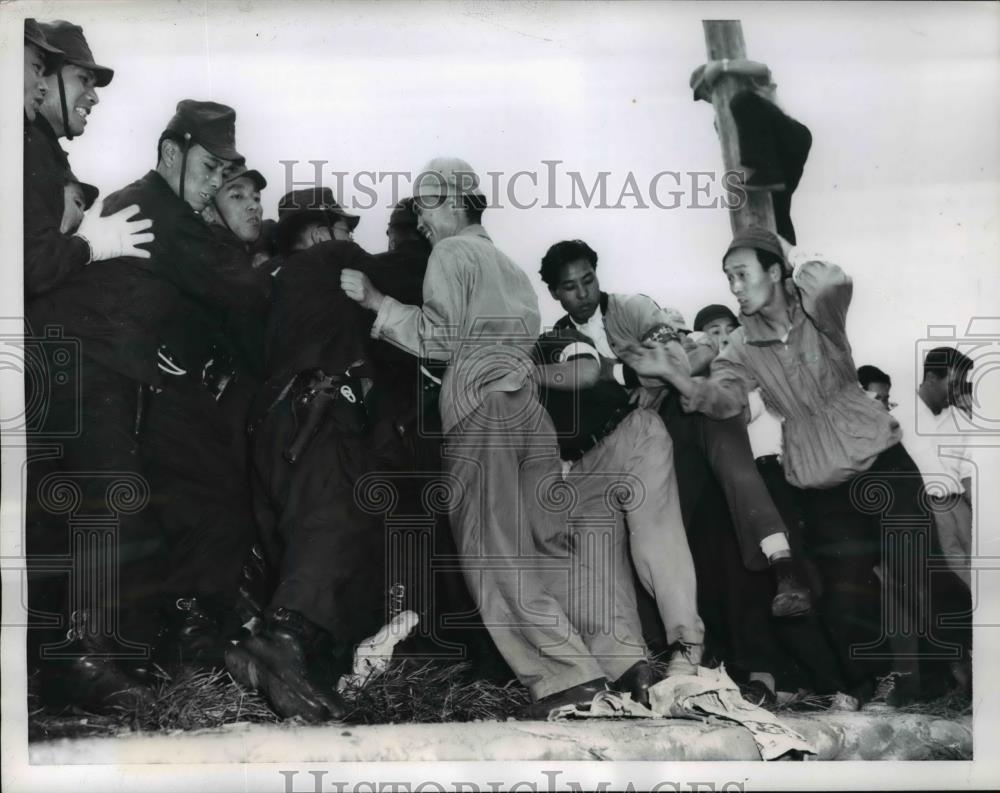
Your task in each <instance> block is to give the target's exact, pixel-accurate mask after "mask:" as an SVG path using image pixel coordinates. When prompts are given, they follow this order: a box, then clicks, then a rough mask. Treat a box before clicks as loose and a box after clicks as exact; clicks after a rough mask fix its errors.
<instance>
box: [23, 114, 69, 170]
mask: <svg viewBox="0 0 1000 793" xmlns="http://www.w3.org/2000/svg"><path fill="white" fill-rule="evenodd" d="M26 132H27V133H28V135H29V136H32V137H34V136H35V133H36V132H37V133H39V135H38V137H41V138H42V139H44V140H45V141H46V142H47V143H48V144H49V146H50V147H51V148H52V152H53V154H55V156H56V158H57V159H58V160H59V162H60V163H62V164H63V165H64V166H66V167H67V168H68V167H69V155H68V154H67V153H66V151H65V150H64V149H63V147H62V146H60V145H59V136H58V135H56V131H55V130H54V129H52V125H51V124H50V123H49V122H48V120H47V119H46V118H45V116H43V115H42V114H41V113H36V114H35V120H34V121H33V122H31V124H30V125H29V126H28V128H27V129H26Z"/></svg>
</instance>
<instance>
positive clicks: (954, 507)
mask: <svg viewBox="0 0 1000 793" xmlns="http://www.w3.org/2000/svg"><path fill="white" fill-rule="evenodd" d="M971 370H972V361H971V360H970V359H969V358H968V357H967V356H965V355H963V354H962V353H960V352H959V351H958V350H956V349H954V348H952V347H935V348H934V349H932V350H930V351H929V352H928V353H927V355H926V356H925V358H924V372H923V380H922V382H921V383H920V387H919V388H918V389H917V391H916V393H915V394H914V395H913V396H912V397H908V398H906V399H903V400H901V402H900V404H899V405H898V406H896V408H895V409H894V410H893V411H892V413H893V415H894V416H895V417H896V419H897V421H899V424H900V427H901V428H902V431H903V446H904V447H905V448H906V451H907V452H908V453H909V455H910V457H912V458H913V461H914V462H915V463H916V464H917V468H919V469H920V475H921V476H922V477H923V480H924V485H925V486H926V488H927V493H928V496H929V498H930V501H931V503H932V504H933V505H934V521H935V523H936V525H937V534H938V539H939V541H940V543H941V550H942V551H943V552H944V554H945V557H946V558H947V560H948V566H949V567H950V568H951V569H952V570H953V571H954V572H955V574H956V575H957V576H958V577H959V578H961V579H962V581H963V582H964V583H965V585H966V586H967V587H970V588H971V574H970V571H969V557H970V555H971V552H972V509H971V503H972V461H971V457H970V455H969V448H968V445H967V443H966V437H965V436H964V435H962V434H961V432H960V431H959V426H960V425H959V422H958V417H957V415H956V411H957V408H956V407H955V405H956V403H957V402H958V400H959V398H960V393H961V391H962V389H963V386H964V384H965V383H966V381H967V378H968V375H969V373H970V371H971Z"/></svg>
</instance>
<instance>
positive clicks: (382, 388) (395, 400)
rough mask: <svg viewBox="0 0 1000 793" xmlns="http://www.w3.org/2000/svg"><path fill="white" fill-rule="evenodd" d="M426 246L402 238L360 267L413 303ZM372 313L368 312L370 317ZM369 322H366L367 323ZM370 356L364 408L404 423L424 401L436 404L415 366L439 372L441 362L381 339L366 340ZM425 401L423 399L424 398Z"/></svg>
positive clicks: (419, 292)
mask: <svg viewBox="0 0 1000 793" xmlns="http://www.w3.org/2000/svg"><path fill="white" fill-rule="evenodd" d="M430 253H431V246H430V244H429V243H427V242H425V241H424V240H409V241H406V242H402V243H400V244H398V245H397V246H396V248H395V249H393V250H391V251H387V252H386V253H379V254H376V255H374V256H371V257H370V258H369V259H368V260H367V261H366V262H364V263H363V264H364V266H363V267H362V269H363V271H364V272H365V273H366V274H367V275H368V277H369V278H370V279H371V281H372V284H374V286H375V288H376V289H378V290H379V291H380V292H382V293H384V294H387V295H389V296H390V297H394V298H395V299H396V300H398V301H399V302H401V303H406V304H408V305H412V306H419V305H422V304H423V302H424V273H425V272H426V271H427V260H428V258H430ZM372 316H373V315H369V318H371V317H372ZM369 326H370V325H369ZM368 347H369V359H370V360H371V363H372V366H373V368H374V372H375V375H374V377H375V387H374V388H373V389H372V392H371V393H370V394H369V398H368V406H369V410H370V411H371V412H373V413H374V414H375V415H376V416H378V417H386V418H392V419H394V420H397V421H403V422H404V423H405V422H407V421H409V420H412V419H415V418H416V411H417V409H418V408H419V407H420V406H421V405H423V406H424V407H430V406H431V404H430V403H431V402H433V407H434V408H435V410H436V407H437V401H436V399H434V395H433V394H431V392H430V391H428V390H425V388H424V387H425V386H430V385H431V384H430V383H429V382H428V380H427V379H426V378H425V377H424V375H423V374H422V373H421V371H420V367H421V364H424V365H425V367H426V368H427V369H428V370H429V371H431V372H434V373H435V374H436V376H437V377H438V378H440V377H441V374H442V371H441V370H442V369H443V367H442V366H441V364H440V363H434V364H430V363H429V362H427V361H421V359H420V358H418V357H417V356H415V355H412V354H410V353H409V352H407V351H406V350H401V349H400V348H399V347H397V346H396V345H394V344H390V343H389V342H387V341H382V340H381V339H370V340H369V342H368ZM425 402H426V403H427V404H424V403H425Z"/></svg>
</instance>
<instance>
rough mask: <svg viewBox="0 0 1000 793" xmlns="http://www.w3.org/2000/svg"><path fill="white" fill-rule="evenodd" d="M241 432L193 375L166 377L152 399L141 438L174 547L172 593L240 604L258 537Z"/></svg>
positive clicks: (168, 585) (167, 585)
mask: <svg viewBox="0 0 1000 793" xmlns="http://www.w3.org/2000/svg"><path fill="white" fill-rule="evenodd" d="M227 391H228V389H227ZM225 397H226V394H225V393H224V394H223V397H222V398H223V400H224V399H225ZM235 430H236V428H235V427H234V426H233V424H232V422H231V421H230V420H229V411H227V409H226V407H225V406H224V405H222V404H219V403H218V402H216V400H215V398H214V397H213V395H212V394H211V393H210V392H209V391H208V389H207V388H205V387H204V386H203V385H202V384H201V383H200V382H198V381H197V380H195V379H194V378H192V377H190V376H188V375H182V376H176V377H165V378H164V383H163V388H162V389H161V390H160V391H159V393H151V394H149V395H148V400H147V408H146V414H145V417H144V420H143V425H142V431H141V434H140V438H141V442H142V455H143V459H144V461H145V465H146V471H147V474H148V476H149V481H150V484H151V485H152V492H153V494H154V495H153V506H154V508H155V509H156V512H157V514H158V515H159V518H160V522H161V524H162V525H163V530H164V535H165V539H166V542H167V547H168V558H169V561H170V563H169V566H168V569H167V572H166V579H165V581H164V587H163V589H164V594H165V595H168V596H170V597H181V596H183V597H201V598H205V599H208V600H211V601H213V602H214V603H215V604H216V605H217V606H219V607H227V606H231V605H232V603H233V600H234V598H235V595H236V590H237V588H238V586H239V582H240V574H241V569H242V566H243V562H244V561H245V560H246V558H247V554H248V552H249V550H250V545H251V544H252V543H253V541H254V538H255V536H256V527H255V524H254V516H253V509H252V504H251V496H250V483H249V479H248V473H247V468H246V465H241V464H240V460H239V450H241V449H242V448H243V444H242V442H241V439H240V438H239V437H238V435H237V434H236V431H235Z"/></svg>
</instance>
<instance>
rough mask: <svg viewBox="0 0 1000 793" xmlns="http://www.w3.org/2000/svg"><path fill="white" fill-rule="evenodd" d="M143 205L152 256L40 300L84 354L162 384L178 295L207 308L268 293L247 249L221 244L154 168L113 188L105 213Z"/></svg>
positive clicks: (48, 319)
mask: <svg viewBox="0 0 1000 793" xmlns="http://www.w3.org/2000/svg"><path fill="white" fill-rule="evenodd" d="M130 204H138V206H139V209H140V212H141V214H142V216H143V217H146V218H149V219H150V220H152V221H153V229H152V230H153V233H154V235H155V237H156V239H155V240H154V241H153V242H152V243H150V244H149V246H148V247H149V250H150V253H151V254H152V255H151V257H150V258H149V259H138V258H134V257H127V256H126V257H120V258H117V259H110V260H108V261H103V262H99V263H97V264H96V265H93V266H89V267H87V268H85V269H84V270H83V271H82V272H79V273H77V274H75V275H73V276H71V277H70V278H69V279H68V280H67V281H66V282H65V283H64V284H63V285H62V286H61V287H59V288H58V289H56V290H53V291H51V292H48V293H46V294H45V295H42V296H41V297H40V298H39V299H37V300H36V301H34V304H33V306H32V314H33V316H34V317H36V318H37V321H40V322H43V323H58V324H60V325H62V326H63V327H64V328H65V331H66V334H67V335H71V336H76V337H77V338H79V339H80V340H81V342H82V352H83V354H84V355H87V356H89V357H91V358H93V359H94V360H96V361H98V362H99V363H101V364H104V365H105V366H108V367H110V368H111V369H114V370H115V371H117V372H119V373H121V374H123V375H125V376H127V377H131V378H133V379H136V380H139V381H141V382H144V383H150V384H153V385H156V384H158V383H159V382H160V373H159V370H158V369H157V364H156V360H157V347H158V346H159V344H160V341H161V339H162V337H163V334H164V326H165V323H166V321H167V319H168V318H169V317H170V315H171V312H172V310H173V309H174V308H175V306H176V304H177V300H178V298H179V296H180V295H186V296H188V297H190V298H192V299H194V300H196V301H198V302H199V303H201V304H203V305H205V306H211V307H216V308H222V309H237V310H253V309H255V308H259V307H261V306H262V305H263V300H264V297H263V295H262V293H261V290H260V288H259V283H258V279H257V276H256V275H255V274H254V273H253V272H252V271H249V272H248V268H247V266H246V261H245V253H244V252H243V251H238V250H237V251H234V250H233V248H232V247H231V246H228V245H226V244H224V243H220V242H219V241H218V240H217V239H216V237H215V236H214V235H213V233H212V231H211V229H210V228H209V226H208V225H207V224H206V223H205V222H204V221H203V220H202V219H201V218H200V217H199V216H198V215H197V214H195V212H194V211H192V209H191V207H190V206H189V205H188V204H187V202H185V201H182V200H181V199H180V198H179V197H178V196H177V195H176V194H175V193H174V192H173V190H172V189H171V188H170V186H169V185H168V184H167V183H166V181H165V180H164V179H163V177H161V176H160V175H159V174H158V173H157V172H156V171H150V172H149V173H147V174H146V175H145V176H144V177H142V179H140V180H138V181H137V182H133V183H132V184H130V185H128V186H127V187H125V188H123V189H122V190H119V191H118V192H116V193H112V194H111V195H110V196H108V198H107V199H106V200H105V202H104V208H105V214H111V213H114V212H117V211H118V210H119V209H122V208H124V207H126V206H129V205H130Z"/></svg>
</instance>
